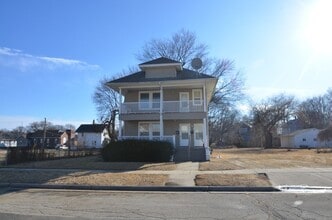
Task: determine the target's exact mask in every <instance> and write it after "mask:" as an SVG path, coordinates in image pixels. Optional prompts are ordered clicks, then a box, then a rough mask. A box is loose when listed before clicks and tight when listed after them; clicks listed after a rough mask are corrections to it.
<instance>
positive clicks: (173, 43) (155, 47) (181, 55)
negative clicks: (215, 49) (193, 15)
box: [137, 29, 208, 68]
mask: <svg viewBox="0 0 332 220" xmlns="http://www.w3.org/2000/svg"><path fill="white" fill-rule="evenodd" d="M207 54H208V52H207V45H206V44H202V43H198V42H197V38H196V35H195V34H194V33H193V32H190V31H188V30H185V29H181V30H180V31H179V32H177V33H175V34H173V36H172V37H171V38H166V39H152V40H150V41H149V42H147V43H146V44H145V45H144V46H143V48H142V51H141V53H138V54H137V58H138V60H140V61H142V62H144V61H148V60H153V59H156V58H159V57H167V58H169V59H173V60H176V61H179V62H182V63H183V65H184V66H185V67H186V68H191V67H190V62H191V60H192V59H193V58H195V57H199V58H201V59H203V60H204V59H207V58H206V56H207Z"/></svg>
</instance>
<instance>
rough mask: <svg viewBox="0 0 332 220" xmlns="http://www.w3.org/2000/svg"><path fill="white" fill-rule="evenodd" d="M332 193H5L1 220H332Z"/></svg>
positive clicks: (0, 200) (0, 198)
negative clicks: (74, 219)
mask: <svg viewBox="0 0 332 220" xmlns="http://www.w3.org/2000/svg"><path fill="white" fill-rule="evenodd" d="M331 200H332V193H325V194H324V193H323V194H319V193H314V194H308V193H306V194H295V193H283V192H276V193H216V192H209V193H207V192H200V193H198V192H196V193H195V192H190V193H188V192H187V193H180V192H177V193H171V192H165V193H160V192H114V191H113V192H112V191H78V190H48V189H47V190H46V189H28V190H21V191H13V190H11V189H8V188H2V189H0V219H17V220H20V219H37V220H38V219H52V220H53V219H72V218H80V219H332V211H331V209H332V201H331Z"/></svg>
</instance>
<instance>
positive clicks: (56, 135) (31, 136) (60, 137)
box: [27, 130, 69, 148]
mask: <svg viewBox="0 0 332 220" xmlns="http://www.w3.org/2000/svg"><path fill="white" fill-rule="evenodd" d="M27 140H28V145H29V146H37V147H45V148H55V147H56V146H58V145H65V144H67V141H68V140H69V138H68V134H67V132H65V131H61V130H46V132H44V131H43V130H38V131H35V132H30V133H28V134H27ZM44 140H45V143H44Z"/></svg>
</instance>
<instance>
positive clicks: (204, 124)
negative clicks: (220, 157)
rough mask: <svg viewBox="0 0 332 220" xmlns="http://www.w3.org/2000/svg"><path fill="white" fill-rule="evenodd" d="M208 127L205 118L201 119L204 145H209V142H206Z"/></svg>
mask: <svg viewBox="0 0 332 220" xmlns="http://www.w3.org/2000/svg"><path fill="white" fill-rule="evenodd" d="M208 136H209V134H208V127H207V123H206V118H204V119H203V143H204V147H205V148H206V147H208V146H209V142H208Z"/></svg>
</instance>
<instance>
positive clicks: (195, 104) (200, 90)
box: [192, 89, 203, 106]
mask: <svg viewBox="0 0 332 220" xmlns="http://www.w3.org/2000/svg"><path fill="white" fill-rule="evenodd" d="M195 92H199V100H195ZM192 100H193V105H194V106H199V105H202V104H203V92H202V89H193V90H192ZM198 101H199V103H196V102H198Z"/></svg>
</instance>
